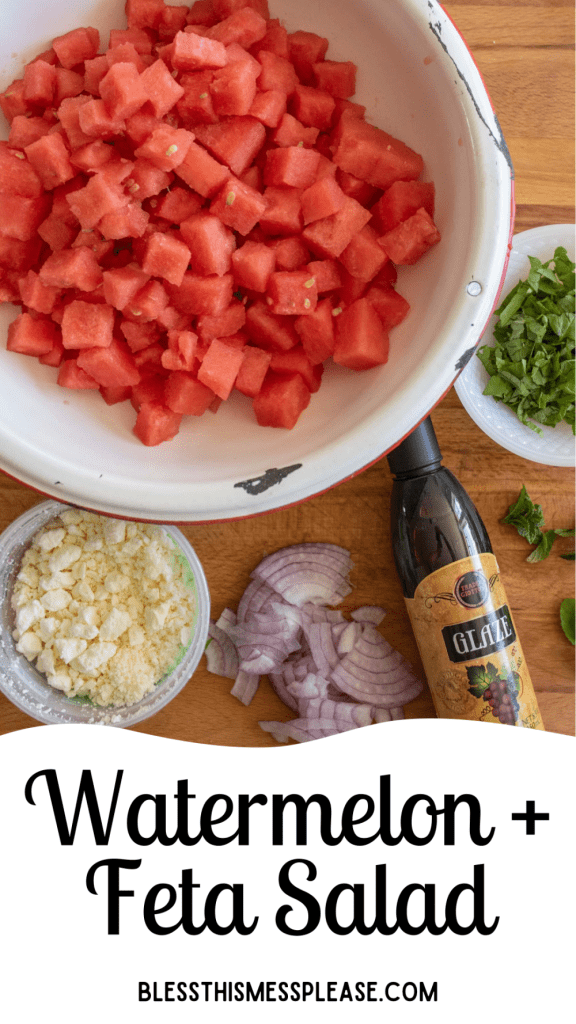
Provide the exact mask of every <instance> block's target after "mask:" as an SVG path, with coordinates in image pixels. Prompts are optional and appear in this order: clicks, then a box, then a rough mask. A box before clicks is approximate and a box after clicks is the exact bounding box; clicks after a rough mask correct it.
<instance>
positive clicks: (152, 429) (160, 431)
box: [133, 402, 182, 447]
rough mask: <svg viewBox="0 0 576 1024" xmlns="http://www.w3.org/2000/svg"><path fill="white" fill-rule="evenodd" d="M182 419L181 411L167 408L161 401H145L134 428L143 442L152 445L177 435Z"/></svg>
mask: <svg viewBox="0 0 576 1024" xmlns="http://www.w3.org/2000/svg"><path fill="white" fill-rule="evenodd" d="M181 421H182V416H181V415H180V413H177V412H173V411H172V409H168V408H166V406H165V405H162V403H161V402H143V403H142V405H141V406H140V409H139V412H138V416H137V418H136V423H135V424H134V428H133V429H134V433H135V434H136V437H137V438H138V439H139V440H140V441H142V444H145V445H148V446H149V447H152V446H154V445H157V444H162V442H163V441H170V440H171V439H172V438H173V437H176V434H177V433H178V431H179V429H180V423H181Z"/></svg>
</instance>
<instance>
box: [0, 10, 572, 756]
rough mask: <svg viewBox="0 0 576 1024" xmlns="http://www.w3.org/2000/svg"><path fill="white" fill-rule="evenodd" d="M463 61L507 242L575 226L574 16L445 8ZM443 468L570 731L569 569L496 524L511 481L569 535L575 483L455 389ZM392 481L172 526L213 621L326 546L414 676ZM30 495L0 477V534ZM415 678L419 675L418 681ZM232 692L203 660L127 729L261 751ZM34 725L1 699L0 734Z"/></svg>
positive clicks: (444, 413) (267, 704)
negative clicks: (538, 559)
mask: <svg viewBox="0 0 576 1024" xmlns="http://www.w3.org/2000/svg"><path fill="white" fill-rule="evenodd" d="M445 6H446V9H447V11H448V13H449V15H450V16H451V17H452V19H453V20H454V22H455V23H456V25H457V26H458V28H459V29H460V31H461V32H462V34H463V36H464V38H465V39H466V41H467V43H468V45H469V47H470V49H471V50H472V52H473V54H474V57H475V59H476V61H477V64H478V66H479V68H480V71H481V73H482V75H483V77H484V81H485V83H486V86H487V88H488V91H489V93H490V96H491V98H492V102H493V104H494V107H495V110H496V113H497V116H498V119H499V121H500V124H501V126H502V130H503V133H504V136H505V138H506V141H507V143H508V146H509V149H510V152H511V155H512V159H513V162H514V165H515V170H516V200H517V213H516V228H515V230H516V232H519V231H523V230H525V229H527V228H530V227H534V226H536V225H541V224H553V223H573V221H574V132H573V125H574V103H573V94H574V90H573V80H574V56H573V31H574V30H573V24H574V12H573V3H572V2H571V0H568V2H566V3H564V2H562V0H530V2H521V0H520V2H506V3H502V2H498V0H487V2H485V3H479V2H473V3H468V2H466V0H459V2H458V3H448V4H446V5H445ZM432 418H433V422H434V426H435V428H436V432H437V435H438V440H439V442H440V446H441V448H442V450H443V453H444V464H445V465H446V466H447V467H448V468H449V469H451V470H452V471H453V472H454V473H455V474H456V476H457V477H458V478H459V480H460V481H461V483H462V484H463V486H464V487H465V488H466V490H467V491H468V493H469V494H470V496H471V497H472V499H473V501H474V502H475V504H476V505H477V507H478V509H479V511H480V514H481V515H482V517H483V519H484V522H485V523H486V526H487V528H488V532H489V533H490V537H491V540H492V545H493V548H494V551H495V553H496V556H497V558H498V561H499V564H500V568H501V571H502V577H503V579H504V582H505V585H506V589H507V593H508V599H509V603H510V605H511V607H512V609H513V611H514V615H515V619H516V624H517V627H518V632H519V636H520V638H521V641H522V644H523V647H524V651H525V654H526V659H527V663H528V665H529V667H530V671H531V675H532V679H533V682H534V686H535V689H536V691H537V696H538V701H539V704H540V709H541V711H542V715H543V718H544V723H545V726H546V729H547V730H549V731H553V732H558V733H565V734H570V735H573V734H574V648H573V647H572V646H571V644H569V643H568V641H567V640H566V638H565V637H564V634H563V632H562V630H561V628H560V622H559V606H560V602H561V601H562V599H563V598H565V597H568V596H572V594H573V593H574V570H573V567H572V566H571V564H570V562H567V561H564V560H562V559H560V557H559V553H560V552H561V551H562V550H568V549H569V547H570V545H571V544H572V543H573V541H570V540H562V541H559V542H558V548H557V549H555V550H554V552H553V554H552V555H551V556H550V558H549V559H548V560H547V561H546V562H543V563H541V564H538V565H530V564H529V563H527V562H526V555H527V554H528V551H529V549H528V547H527V545H526V542H525V541H523V540H522V539H521V538H520V537H519V536H518V535H517V533H516V531H515V530H513V529H512V528H510V527H506V526H503V525H502V524H501V522H500V520H501V519H502V516H503V515H504V514H505V512H506V510H507V508H508V506H509V505H510V503H511V502H512V501H513V500H515V499H516V497H517V496H518V493H519V491H520V488H521V486H522V484H525V485H526V487H527V489H528V492H529V493H530V495H531V496H532V497H533V498H534V499H535V500H537V501H539V502H540V503H541V504H542V505H543V507H544V512H545V516H546V525H547V527H554V526H556V527H565V526H573V525H574V473H573V471H571V470H568V469H555V468H552V467H547V466H540V465H536V464H535V463H531V462H526V461H525V460H523V459H521V458H519V457H517V456H515V455H512V454H510V453H508V452H506V451H505V450H504V449H503V448H500V447H499V446H498V445H496V444H495V443H494V442H493V441H491V440H490V438H488V437H487V436H486V435H484V434H483V433H482V432H481V431H480V430H479V429H478V428H477V427H476V426H475V424H474V423H473V422H472V420H471V419H470V418H469V416H468V415H467V413H466V412H465V411H464V409H463V408H462V406H461V404H460V402H459V400H458V397H457V395H456V393H455V391H454V390H452V391H451V392H450V394H449V395H448V396H447V397H446V398H445V399H444V400H443V402H442V403H441V404H440V406H439V407H438V408H437V409H436V410H435V412H434V414H433V417H432ZM390 490H391V479H390V475H389V472H388V467H387V463H386V461H385V460H383V461H381V462H380V463H378V464H376V465H375V466H373V467H371V468H370V469H368V470H366V471H365V472H364V473H362V474H361V475H359V476H358V477H356V478H355V479H353V480H349V481H347V482H345V483H343V484H341V485H340V486H338V487H336V488H334V489H333V490H331V491H329V492H328V493H326V494H323V495H321V496H320V497H317V498H314V499H312V500H310V501H308V502H306V503H304V504H303V505H300V506H298V507H295V508H291V509H286V510H284V511H280V512H274V513H271V514H269V515H265V516H261V517H259V518H256V519H250V520H244V521H241V522H237V523H224V524H219V525H218V524H217V525H210V526H204V525H185V526H183V527H182V529H183V531H184V533H185V534H186V536H187V537H188V538H189V540H190V541H191V542H192V544H193V545H194V547H195V549H196V552H197V554H198V557H199V558H200V561H201V562H202V564H203V566H204V569H205V572H206V576H207V579H208V585H209V588H210V592H211V598H212V610H213V616H214V617H215V618H217V617H218V615H219V614H220V612H221V611H222V610H223V608H224V607H226V606H229V607H232V608H234V609H235V608H236V605H237V602H238V600H239V598H240V596H241V594H242V592H243V590H244V588H245V586H246V584H247V582H248V578H249V574H250V572H251V570H252V569H253V568H254V566H255V565H256V564H257V562H258V561H259V560H260V559H261V558H262V557H263V555H265V554H266V553H269V552H271V551H274V550H276V549H278V548H280V547H283V546H284V545H288V544H294V543H299V542H304V541H330V542H332V543H336V544H341V545H343V546H344V547H346V548H348V549H349V550H350V551H351V553H352V557H353V559H354V563H355V567H354V570H353V573H352V583H353V585H354V591H353V593H352V594H351V595H350V597H349V598H348V599H347V601H346V602H345V603H344V604H343V605H342V608H343V609H344V610H347V609H352V608H354V607H356V606H358V605H360V604H364V603H367V604H382V605H384V606H385V607H386V609H387V612H388V614H387V616H386V619H385V620H384V623H383V626H382V631H383V633H384V635H385V636H386V638H387V639H388V640H389V641H390V643H392V644H393V645H394V646H396V647H397V648H398V649H399V650H400V651H401V652H402V653H403V654H404V655H405V656H406V657H407V658H408V659H409V660H410V661H411V662H412V663H413V665H414V666H415V667H416V669H417V670H418V671H419V672H421V673H422V666H421V663H420V659H419V655H418V651H417V648H416V644H415V641H414V638H413V635H412V632H411V629H410V624H409V621H408V617H407V613H406V610H405V607H404V601H403V598H402V593H401V589H400V585H399V582H398V580H397V578H396V575H395V571H394V567H393V561H392V551H391V544H390V528H389V500H390ZM40 500H42V499H41V498H40V497H39V496H38V495H37V494H35V493H34V492H32V491H30V490H29V489H27V488H26V487H24V486H22V485H21V484H19V483H17V482H16V481H14V480H11V479H9V478H8V477H6V476H4V475H2V474H0V530H3V529H4V528H5V527H6V526H7V525H8V524H9V523H10V522H11V521H12V520H13V519H15V518H16V517H17V516H19V515H20V514H21V513H22V512H24V511H25V510H26V509H28V508H29V507H30V506H32V505H34V504H36V503H37V502H38V501H40ZM422 676H423V673H422ZM230 687H231V683H230V681H228V680H223V679H220V678H218V677H216V676H213V675H210V674H209V673H208V672H207V671H206V667H205V663H204V659H203V661H202V664H201V665H200V667H199V668H198V670H197V671H196V673H195V674H194V677H193V678H192V679H191V681H190V682H189V683H188V685H187V686H186V687H185V689H184V690H183V691H182V693H181V694H180V695H179V696H178V697H177V698H176V699H175V700H174V701H172V703H171V704H170V705H169V706H168V707H166V708H165V709H164V710H163V711H161V712H160V713H159V714H157V715H156V716H155V717H154V718H152V719H150V720H149V721H147V722H145V723H143V724H142V725H140V726H137V727H136V728H137V729H138V730H139V731H141V732H147V733H151V734H154V735H158V736H166V737H172V738H175V739H181V740H191V741H195V742H199V743H215V744H225V745H231V746H269V745H273V744H274V741H273V740H272V739H271V738H270V737H269V736H268V735H267V734H265V733H263V732H262V730H261V729H260V728H259V726H258V722H259V721H260V720H263V719H276V720H280V721H287V720H288V719H290V718H292V717H293V713H292V712H291V711H289V709H287V708H286V707H285V706H284V705H283V704H282V703H281V702H280V701H279V700H278V698H277V697H276V696H275V694H274V693H273V692H272V690H271V688H270V686H269V684H268V682H267V680H265V681H263V683H262V684H261V686H260V690H259V692H258V694H257V695H256V697H255V699H254V701H253V702H252V704H251V705H250V707H249V708H244V707H243V706H242V705H241V704H239V703H238V701H236V700H235V699H234V698H233V697H231V696H230V694H229V691H230ZM407 716H408V717H433V716H434V708H433V705H432V701H431V698H430V695H429V693H428V690H427V689H425V691H424V693H423V694H422V695H421V697H419V698H418V699H417V700H416V701H414V702H413V703H412V704H411V705H409V706H408V708H407ZM36 724H37V723H36V722H34V721H33V720H32V719H30V718H28V717H27V716H26V715H24V714H22V713H21V712H20V711H18V710H17V709H16V708H15V707H14V706H13V705H12V704H11V703H10V702H9V701H8V700H7V699H6V698H5V697H3V696H2V695H0V733H6V732H10V731H12V730H15V729H25V728H28V727H30V726H35V725H36Z"/></svg>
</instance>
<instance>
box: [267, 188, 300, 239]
mask: <svg viewBox="0 0 576 1024" xmlns="http://www.w3.org/2000/svg"><path fill="white" fill-rule="evenodd" d="M301 197H302V192H301V191H300V189H297V188H272V187H270V188H267V189H265V191H264V200H265V202H266V209H265V210H264V212H263V214H262V216H261V217H260V227H261V228H262V231H264V232H265V233H266V234H267V235H297V234H299V233H300V231H301V230H302V228H303V226H304V221H303V218H302V202H301Z"/></svg>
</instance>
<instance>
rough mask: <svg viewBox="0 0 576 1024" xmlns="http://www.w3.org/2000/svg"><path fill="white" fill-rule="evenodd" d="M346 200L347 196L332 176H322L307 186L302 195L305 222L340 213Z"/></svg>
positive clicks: (308, 222)
mask: <svg viewBox="0 0 576 1024" xmlns="http://www.w3.org/2000/svg"><path fill="white" fill-rule="evenodd" d="M345 202H346V196H345V195H344V193H343V191H342V189H341V188H340V186H339V185H338V183H337V182H336V181H335V180H334V178H332V177H325V178H321V179H320V180H319V181H315V182H314V184H313V185H311V186H310V188H307V189H306V190H305V191H304V192H303V193H302V197H301V203H302V214H303V216H304V223H305V224H311V223H312V222H313V221H315V220H322V219H323V218H324V217H331V216H332V214H334V213H338V211H339V210H341V209H342V207H343V206H344V204H345Z"/></svg>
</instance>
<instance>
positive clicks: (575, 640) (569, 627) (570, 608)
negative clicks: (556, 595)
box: [560, 597, 576, 644]
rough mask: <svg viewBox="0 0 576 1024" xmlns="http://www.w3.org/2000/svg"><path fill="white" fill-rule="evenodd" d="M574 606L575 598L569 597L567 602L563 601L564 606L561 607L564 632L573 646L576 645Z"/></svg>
mask: <svg viewBox="0 0 576 1024" xmlns="http://www.w3.org/2000/svg"><path fill="white" fill-rule="evenodd" d="M574 605H575V601H574V598H573V597H567V598H566V600H565V601H562V604H561V605H560V622H561V624H562V629H563V630H564V632H565V634H566V636H567V637H568V640H569V641H570V643H571V644H576V636H575V626H574Z"/></svg>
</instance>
